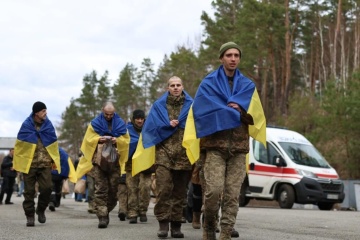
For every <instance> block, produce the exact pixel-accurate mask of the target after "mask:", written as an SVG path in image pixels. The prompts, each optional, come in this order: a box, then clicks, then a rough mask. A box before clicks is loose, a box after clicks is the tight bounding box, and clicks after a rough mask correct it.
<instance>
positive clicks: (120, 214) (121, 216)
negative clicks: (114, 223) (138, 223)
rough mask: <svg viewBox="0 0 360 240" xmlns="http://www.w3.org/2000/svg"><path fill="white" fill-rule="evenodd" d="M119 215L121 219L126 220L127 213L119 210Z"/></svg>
mask: <svg viewBox="0 0 360 240" xmlns="http://www.w3.org/2000/svg"><path fill="white" fill-rule="evenodd" d="M118 217H119V219H120V221H125V218H126V214H125V213H124V212H119V214H118Z"/></svg>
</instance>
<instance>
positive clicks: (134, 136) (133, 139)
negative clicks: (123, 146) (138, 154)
mask: <svg viewBox="0 0 360 240" xmlns="http://www.w3.org/2000/svg"><path fill="white" fill-rule="evenodd" d="M127 129H128V131H129V135H130V146H129V160H131V158H132V156H133V155H134V153H135V150H136V146H137V144H138V142H139V137H140V133H139V132H137V131H136V130H135V128H134V125H133V124H132V123H131V122H129V123H128V124H127Z"/></svg>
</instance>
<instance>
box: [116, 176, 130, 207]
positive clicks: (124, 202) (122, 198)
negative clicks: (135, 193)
mask: <svg viewBox="0 0 360 240" xmlns="http://www.w3.org/2000/svg"><path fill="white" fill-rule="evenodd" d="M117 197H118V201H119V213H125V214H127V211H128V193H127V186H126V184H125V183H119V186H118V195H117Z"/></svg>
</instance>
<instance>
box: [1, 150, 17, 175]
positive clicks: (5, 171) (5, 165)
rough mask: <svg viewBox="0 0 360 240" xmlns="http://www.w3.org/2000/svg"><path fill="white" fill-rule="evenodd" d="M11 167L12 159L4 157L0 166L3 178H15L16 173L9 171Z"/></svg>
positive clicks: (8, 156)
mask: <svg viewBox="0 0 360 240" xmlns="http://www.w3.org/2000/svg"><path fill="white" fill-rule="evenodd" d="M12 166H13V157H12V156H10V155H7V156H6V157H4V159H3V162H2V164H1V174H2V176H3V177H13V178H15V177H16V171H15V170H11V168H12Z"/></svg>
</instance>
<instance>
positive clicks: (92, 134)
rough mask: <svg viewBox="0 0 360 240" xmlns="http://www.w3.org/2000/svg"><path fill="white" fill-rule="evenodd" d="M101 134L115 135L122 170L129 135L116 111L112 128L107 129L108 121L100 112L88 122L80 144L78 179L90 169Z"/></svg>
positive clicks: (127, 153) (126, 153)
mask: <svg viewBox="0 0 360 240" xmlns="http://www.w3.org/2000/svg"><path fill="white" fill-rule="evenodd" d="M101 136H112V137H116V147H117V150H118V153H119V154H120V159H119V164H120V168H121V170H120V171H121V172H124V169H125V163H126V161H127V159H128V155H129V143H130V136H129V133H128V131H127V128H126V124H125V122H124V120H122V119H121V117H120V116H119V115H118V114H117V113H114V116H113V118H112V128H111V130H109V128H108V122H107V120H106V119H105V117H104V114H103V113H100V114H99V115H98V116H97V117H96V118H94V119H93V120H92V121H91V123H90V124H89V126H88V128H87V130H86V133H85V136H84V139H83V142H82V144H81V147H80V150H81V152H82V153H83V156H82V157H81V158H80V160H79V164H78V166H77V168H76V177H77V179H80V178H81V177H82V176H84V175H85V174H86V173H87V172H89V171H90V170H91V169H92V167H93V165H92V159H93V155H94V153H95V150H96V148H97V144H98V142H99V139H100V137H101Z"/></svg>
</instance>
